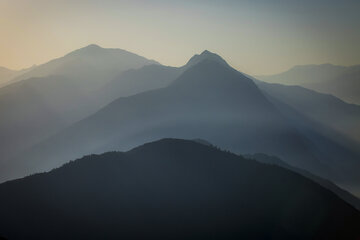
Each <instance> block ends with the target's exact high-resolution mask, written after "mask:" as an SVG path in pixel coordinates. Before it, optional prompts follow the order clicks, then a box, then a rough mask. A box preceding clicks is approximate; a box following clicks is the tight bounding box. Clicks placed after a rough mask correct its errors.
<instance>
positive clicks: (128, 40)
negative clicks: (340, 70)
mask: <svg viewBox="0 0 360 240" xmlns="http://www.w3.org/2000/svg"><path fill="white" fill-rule="evenodd" d="M359 12H360V1H358V0H356V1H355V0H349V1H335V0H312V1H310V0H301V1H300V0H298V1H294V0H286V1H285V0H243V1H242V0H221V1H220V0H207V1H206V0H191V1H186V0H182V1H180V0H167V1H165V0H152V1H150V0H148V1H146V0H138V1H137V0H132V1H131V0H128V1H126V0H117V1H115V0H101V1H100V0H98V1H95V0H0V66H3V67H7V68H10V69H21V68H26V67H30V66H32V65H34V64H42V63H45V62H47V61H49V60H51V59H53V58H57V57H61V56H63V55H65V54H66V53H68V52H71V51H73V50H75V49H78V48H81V47H84V46H87V45H89V44H97V45H100V46H102V47H106V48H121V49H125V50H128V51H130V52H134V53H137V54H139V55H142V56H144V57H147V58H150V59H154V60H156V61H158V62H160V63H162V64H164V65H170V66H181V65H183V64H185V63H186V62H187V60H188V59H189V58H190V57H191V56H193V55H194V54H196V53H200V52H202V51H203V50H205V49H207V50H209V51H212V52H215V53H217V54H219V55H221V56H222V57H223V58H224V59H225V60H227V61H228V62H229V63H230V64H231V65H232V66H233V67H235V68H236V69H238V70H240V71H243V72H246V73H248V74H253V75H263V74H274V73H279V72H282V71H285V70H287V69H289V68H291V67H292V66H294V65H303V64H322V63H332V64H337V65H355V64H360V44H359V43H360V14H359Z"/></svg>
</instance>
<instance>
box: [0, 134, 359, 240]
mask: <svg viewBox="0 0 360 240" xmlns="http://www.w3.org/2000/svg"><path fill="white" fill-rule="evenodd" d="M0 212H1V218H0V234H1V235H2V236H4V237H6V238H8V239H68V238H72V239H120V238H124V239H143V238H146V239H209V238H210V239H242V238H245V239H349V240H352V239H354V240H356V239H358V238H359V237H360V229H359V227H358V226H359V224H360V213H359V212H358V211H357V210H356V209H355V208H353V207H351V206H350V205H349V204H347V203H346V202H344V201H343V200H341V199H340V198H338V197H337V196H336V195H335V194H333V193H332V192H330V191H329V190H327V189H326V188H323V187H322V186H320V185H318V184H317V183H315V182H313V181H311V180H309V179H307V178H305V177H303V176H301V175H300V174H297V173H294V172H292V171H289V170H286V169H284V168H281V167H277V166H273V165H269V164H263V163H259V162H257V161H254V160H249V159H246V158H243V157H240V156H238V155H235V154H232V153H229V152H224V151H221V150H219V149H217V148H215V147H211V146H206V145H204V144H200V143H196V142H194V141H186V140H179V139H163V140H160V141H156V142H152V143H148V144H145V145H142V146H139V147H136V148H134V149H132V150H131V151H127V152H108V153H104V154H101V155H89V156H85V157H83V158H81V159H78V160H76V161H71V162H69V163H67V164H65V165H63V166H62V167H60V168H57V169H54V170H52V171H50V172H48V173H42V174H35V175H32V176H29V177H26V178H22V179H18V180H15V181H9V182H6V183H3V184H0Z"/></svg>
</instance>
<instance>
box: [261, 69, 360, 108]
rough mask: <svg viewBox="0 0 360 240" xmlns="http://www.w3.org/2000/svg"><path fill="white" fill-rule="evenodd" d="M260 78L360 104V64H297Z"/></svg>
mask: <svg viewBox="0 0 360 240" xmlns="http://www.w3.org/2000/svg"><path fill="white" fill-rule="evenodd" d="M257 78H259V79H260V80H264V81H267V82H271V83H281V84H287V85H300V86H303V87H306V88H309V89H313V90H316V91H319V92H323V93H329V94H333V95H335V96H337V97H339V98H341V99H343V100H345V101H347V102H349V103H356V104H360V65H355V66H351V67H344V66H336V65H331V64H322V65H303V66H295V67H293V68H291V69H290V70H288V71H286V72H283V73H280V74H276V75H271V76H258V77H257Z"/></svg>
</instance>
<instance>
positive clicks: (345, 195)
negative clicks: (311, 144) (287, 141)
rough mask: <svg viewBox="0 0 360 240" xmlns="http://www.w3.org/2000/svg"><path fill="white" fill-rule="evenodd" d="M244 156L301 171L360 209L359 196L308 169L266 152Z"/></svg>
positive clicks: (303, 174) (300, 172) (297, 171)
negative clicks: (292, 164)
mask: <svg viewBox="0 0 360 240" xmlns="http://www.w3.org/2000/svg"><path fill="white" fill-rule="evenodd" d="M244 157H246V158H248V159H255V160H256V161H259V162H261V163H266V164H273V165H277V166H280V167H283V168H286V169H289V170H291V171H293V172H296V173H299V174H301V175H302V176H304V177H307V178H309V179H311V180H313V181H314V182H316V183H318V184H319V185H321V186H322V187H324V188H326V189H329V190H330V191H332V192H333V193H335V194H336V195H337V196H339V197H340V198H341V199H343V200H344V201H346V202H347V203H349V204H351V205H352V206H354V207H355V208H357V209H358V210H360V199H359V198H357V197H355V196H354V195H352V194H351V193H349V192H347V191H345V190H343V189H341V188H340V187H338V186H336V185H335V184H334V183H332V182H331V181H329V180H326V179H324V178H321V177H318V176H316V175H314V174H312V173H310V172H308V171H306V170H303V169H300V168H296V167H293V166H291V165H289V164H287V163H285V162H284V161H283V160H281V159H279V158H278V157H275V156H269V155H266V154H262V153H257V154H253V155H245V156H244Z"/></svg>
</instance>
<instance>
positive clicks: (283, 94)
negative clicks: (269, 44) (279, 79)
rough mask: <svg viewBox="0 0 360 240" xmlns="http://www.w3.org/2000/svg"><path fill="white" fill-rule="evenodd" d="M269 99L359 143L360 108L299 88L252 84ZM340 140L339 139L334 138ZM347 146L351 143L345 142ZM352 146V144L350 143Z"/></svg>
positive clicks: (259, 83) (356, 146) (262, 83)
mask: <svg viewBox="0 0 360 240" xmlns="http://www.w3.org/2000/svg"><path fill="white" fill-rule="evenodd" d="M255 83H256V84H257V85H258V87H259V88H260V89H261V90H262V91H264V92H266V93H267V94H269V95H270V96H271V97H273V98H276V99H277V100H279V101H281V102H283V103H286V104H288V105H289V106H291V107H292V108H294V109H295V110H296V111H299V112H301V113H302V114H304V115H305V116H307V117H308V118H310V119H312V120H315V121H317V122H319V123H321V124H322V125H324V126H328V127H331V128H332V129H334V130H336V131H338V132H339V133H341V134H343V135H345V136H348V137H350V138H351V139H353V140H355V141H357V144H356V145H355V146H354V147H355V148H358V146H359V144H360V106H358V105H354V104H348V103H346V102H344V101H342V100H340V99H338V98H336V97H334V96H332V95H328V94H321V93H318V92H315V91H312V90H309V89H306V88H303V87H299V86H285V85H281V84H269V83H265V82H260V81H255ZM337 138H338V140H340V137H337ZM348 144H350V143H348ZM352 145H354V144H352Z"/></svg>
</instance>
